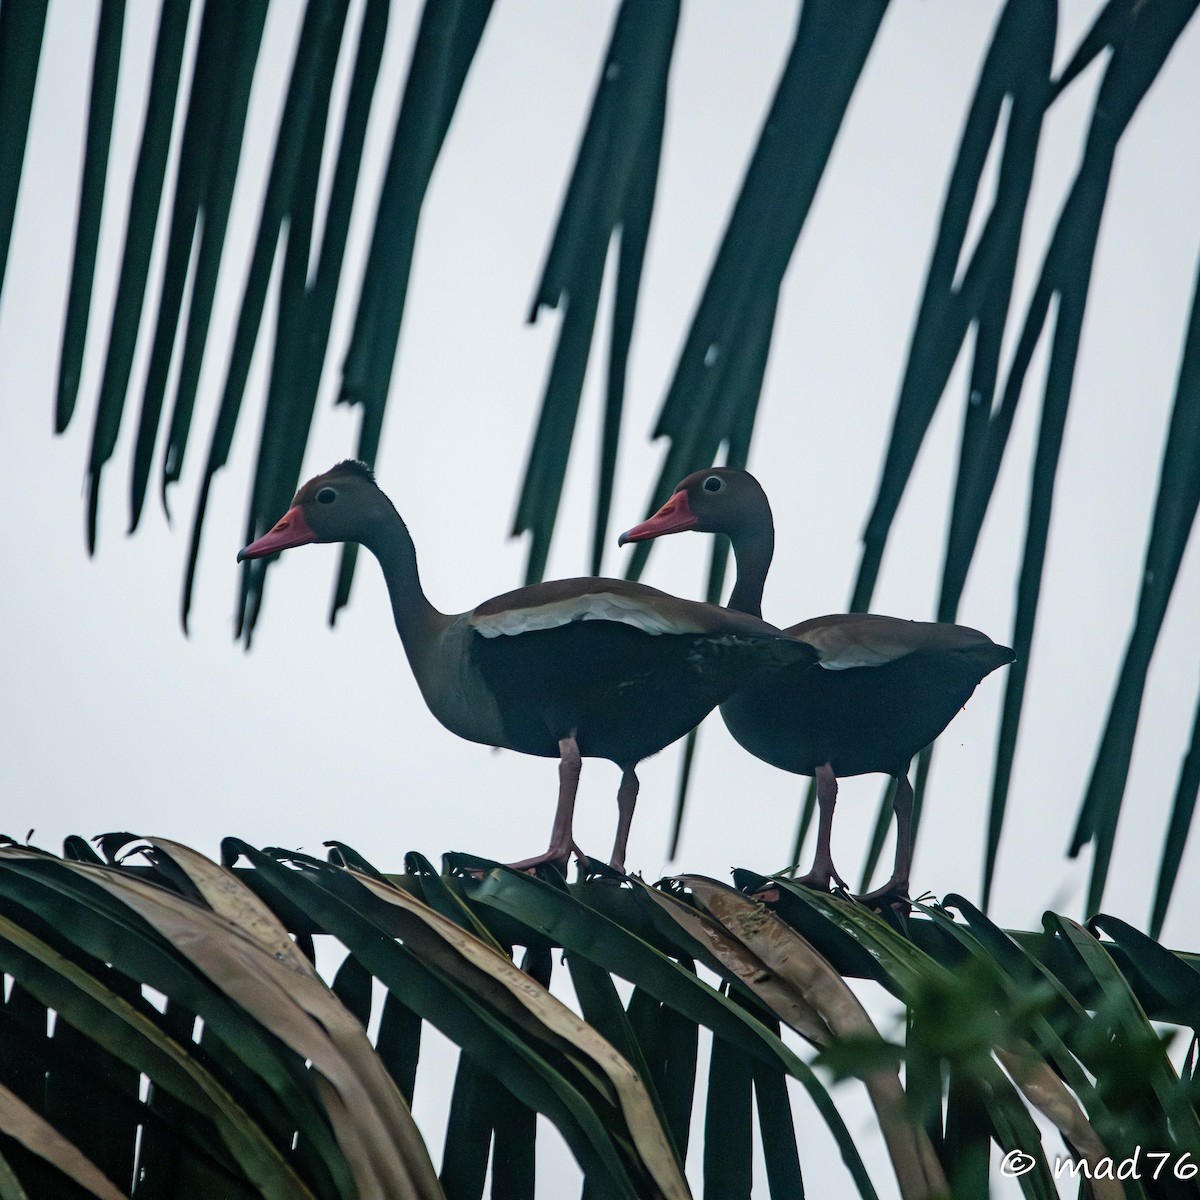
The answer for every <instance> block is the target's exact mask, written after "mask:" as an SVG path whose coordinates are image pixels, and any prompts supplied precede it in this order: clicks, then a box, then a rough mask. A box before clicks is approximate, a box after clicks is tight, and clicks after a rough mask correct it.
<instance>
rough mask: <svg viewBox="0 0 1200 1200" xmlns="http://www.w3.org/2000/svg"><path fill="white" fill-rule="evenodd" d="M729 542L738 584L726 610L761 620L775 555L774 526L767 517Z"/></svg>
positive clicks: (735, 585) (735, 584)
mask: <svg viewBox="0 0 1200 1200" xmlns="http://www.w3.org/2000/svg"><path fill="white" fill-rule="evenodd" d="M730 540H731V541H732V543H733V557H734V561H735V562H736V563H737V581H736V582H735V583H734V585H733V593H732V594H731V595H730V597H729V603H728V604H727V605H726V607H727V608H731V609H733V610H734V611H735V612H743V613H749V614H750V616H752V617H761V616H762V594H763V585H764V584H765V583H766V581H767V571H768V569H769V568H770V566H771V558H772V556H773V555H774V553H775V526H774V523H773V522H772V521H771V519H770V518H769V517H768V518H767V521H766V523H765V524H763V525H761V526H759V527H757V528H755V529H752V530H749V531H744V532H743V531H739V532H738V533H737V534H735V535H734V536H732V537H731V539H730Z"/></svg>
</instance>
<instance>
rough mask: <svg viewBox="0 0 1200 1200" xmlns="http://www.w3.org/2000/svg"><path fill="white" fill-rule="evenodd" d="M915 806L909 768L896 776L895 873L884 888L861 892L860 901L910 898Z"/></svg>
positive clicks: (874, 902)
mask: <svg viewBox="0 0 1200 1200" xmlns="http://www.w3.org/2000/svg"><path fill="white" fill-rule="evenodd" d="M912 810H913V790H912V784H911V783H909V782H908V772H907V771H905V772H902V773H901V774H899V775H897V776H896V795H895V798H894V799H893V800H892V811H893V812H894V813H895V814H896V861H895V865H894V866H893V868H892V877H891V879H889V880H888V881H887V883H885V884H884V885H883V887H881V888H876V889H875V890H874V891H873V892H868V893H867V894H866V895H865V896H858V897H856V899H858V900H859V901H860V902H861V903H863V904H867V905H870V906H872V907H875V908H878V907H880V906H881V905H883V904H890V903H892V902H893V901H896V900H907V899H908V874H909V871H910V869H911V867H912Z"/></svg>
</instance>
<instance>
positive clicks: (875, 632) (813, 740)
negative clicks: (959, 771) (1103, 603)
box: [621, 467, 1013, 900]
mask: <svg viewBox="0 0 1200 1200" xmlns="http://www.w3.org/2000/svg"><path fill="white" fill-rule="evenodd" d="M685 529H694V530H697V531H699V532H704V533H724V534H727V535H728V536H729V538H730V541H731V543H732V545H733V552H734V556H735V558H736V560H737V568H738V574H737V583H736V584H735V586H734V589H733V594H732V595H731V596H730V598H729V607H730V608H731V609H735V610H737V611H740V612H744V613H747V614H751V615H754V616H760V615H761V606H762V593H763V585H764V583H765V582H766V577H767V571H768V569H769V567H770V565H771V558H772V556H773V554H774V547H775V529H774V522H773V520H772V517H771V506H770V504H769V503H768V501H767V497H766V494H765V493H764V492H763V490H762V488H761V487H760V486H759V483H758V481H757V480H756V479H755V478H754V476H753V475H751V474H750V473H749V472H747V471H740V470H734V469H732V468H718V467H714V468H710V469H708V470H705V471H696V472H695V473H693V474H691V475H689V476H688V477H687V478H686V479H684V480H683V481H682V482H681V483H680V484H679V485H678V487H676V489H675V493H674V494H673V495H672V496H671V498H670V500H668V501H667V503H666V504H664V505H663V507H662V508H661V509H659V511H658V512H657V513H655V514H654V516H652V517H651V518H650V519H649V520H648V521H644V522H643V523H642V524H641V525H638V526H635V527H634V528H633V529H630V530H628V531H627V532H626V533H623V534H622V535H621V543H622V544H624V543H625V542H631V541H644V540H646V539H648V538H654V537H658V536H660V535H662V534H667V533H678V532H681V531H683V530H685ZM784 632H785V633H787V634H789V635H790V636H792V637H795V638H797V639H800V640H802V641H804V642H807V643H808V644H809V645H811V646H812V647H813V648H814V649H815V650H816V652H817V655H818V662H819V667H820V668H823V669H816V670H814V669H812V668H807V669H806V668H805V666H803V665H801V666H798V667H794V668H790V669H789V670H787V671H786V672H781V673H778V674H776V675H774V676H772V677H771V678H769V679H762V680H759V681H755V682H754V683H752V684H751V685H750V686H749V687H747V688H744V689H742V690H740V691H739V692H737V693H736V694H735V695H734V696H732V697H731V698H730V699H728V700H726V701H725V702H724V703H722V705H721V716H722V717H723V718H724V720H725V724H726V726H727V727H728V728H729V731H730V733H732V734H733V736H734V738H735V739H736V740H737V741H738V742H739V743H740V744H741V745H742V746H743V747H745V748H746V749H747V750H749V751H750V753H751V754H753V755H755V756H756V757H757V758H761V759H762V760H763V761H764V762H769V763H771V764H772V766H776V767H779V768H781V769H782V770H784V771H791V772H793V773H794V774H797V775H814V776H816V780H817V798H818V801H819V803H820V824H819V828H818V833H817V853H816V860H815V862H814V864H813V869H812V870H811V871H810V872H809V873H808V875H806V876H805V877H804V879H803V880H802V881H801V882H805V883H808V884H810V885H811V886H814V887H819V888H822V889H828V887H829V884H830V880H831V879H834V880H837V882H838V883H839V884H842V886H843V887H844V886H845V884H844V883H843V881H842V879H841V876H839V875H838V873H837V871H836V870H835V869H834V866H833V859H832V855H831V853H830V846H829V838H830V831H831V828H832V823H833V810H834V805H835V803H836V800H837V780H838V778H839V777H840V776H846V775H863V774H868V773H872V772H876V771H878V772H883V773H885V774H888V775H892V776H894V777H895V779H896V795H895V802H894V804H895V811H896V825H897V829H896V861H895V867H894V870H893V872H892V878H891V879H890V880H888V882H887V883H886V884H885V885H884V886H883V887H882V888H880V889H879V891H878V892H876V893H872V895H871V896H869V897H864V899H867V900H876V899H883V898H885V897H889V896H893V895H904V894H905V893H906V892H907V889H908V877H909V869H910V866H911V835H910V831H911V815H912V787H911V785H910V784H909V781H908V766H909V762H910V761H911V759H912V757H913V755H914V754H916V753H917V752H918V751H919V750H921V749H923V748H924V747H925V746H927V745H929V743H930V742H932V741H933V740H934V739H935V738H936V737H937V736H938V735H939V734H940V733H941V732H942V730H943V729H945V728H946V726H947V725H948V724H949V723H950V721H951V719H952V718H953V717H954V714H955V713H956V712H958V710H959V709H960V708H961V707H962V706H963V705H964V704H965V703H966V702H967V700H968V699H969V698H970V696H971V693H972V692H973V691H974V690H975V688H976V686H977V685H978V684H979V681H980V680H981V679H983V678H984V676H986V675H987V674H989V673H990V672H991V671H994V670H996V668H997V667H1000V666H1003V665H1005V664H1006V663H1010V662H1012V661H1013V652H1012V650H1010V649H1009V648H1008V647H1007V646H998V645H997V644H996V643H995V642H993V641H992V640H991V639H990V638H989V637H987V635H986V634H982V633H980V632H979V631H978V630H975V629H968V628H967V627H966V626H963V625H951V624H948V623H943V622H931V621H903V620H899V619H897V618H895V617H885V616H878V615H876V614H874V613H838V614H833V615H830V616H824V617H813V618H811V619H809V620H807V621H801V622H800V623H799V624H797V625H791V626H788V627H787V629H785V630H784Z"/></svg>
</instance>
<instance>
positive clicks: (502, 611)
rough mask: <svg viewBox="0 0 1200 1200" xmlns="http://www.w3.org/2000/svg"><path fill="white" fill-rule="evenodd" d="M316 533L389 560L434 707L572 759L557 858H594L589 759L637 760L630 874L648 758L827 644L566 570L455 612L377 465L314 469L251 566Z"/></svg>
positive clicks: (623, 803) (449, 724)
mask: <svg viewBox="0 0 1200 1200" xmlns="http://www.w3.org/2000/svg"><path fill="white" fill-rule="evenodd" d="M309 542H358V543H360V544H361V545H363V546H365V547H366V548H367V549H368V550H370V551H371V553H372V554H374V555H375V557H376V558H377V559H378V560H379V565H380V566H381V567H382V568H383V575H384V579H385V580H386V581H387V587H388V594H389V595H390V597H391V601H392V612H393V614H394V615H395V619H396V629H397V631H398V632H399V634H400V640H401V641H402V642H403V644H404V651H405V653H406V654H407V656H408V661H409V664H410V665H411V667H412V671H413V675H414V676H416V680H417V685H418V687H419V688H420V689H421V695H422V697H423V698H424V700H425V703H426V704H427V705H428V707H429V711H430V712H431V713H433V715H434V716H435V717H436V718H437V719H438V720H439V721H440V722H441V723H442V724H443V725H444V726H445V727H446V728H447V729H449V730H450V731H451V732H452V733H456V734H458V735H459V737H463V738H466V739H467V740H468V741H472V742H482V743H483V744H484V745H488V746H504V747H506V748H508V749H510V750H517V751H520V752H521V753H523V754H537V755H541V756H543V757H545V758H557V759H558V760H559V794H558V808H557V810H556V812H555V817H554V826H553V829H552V832H551V835H550V845H549V848H548V849H547V850H546V852H545V853H544V854H539V855H536V856H535V857H533V858H530V859H526V860H525V861H523V862H521V863H514V864H513V865H514V866H516V867H520V868H522V869H527V868H530V867H533V866H536V865H537V864H538V863H543V862H549V863H555V864H557V865H559V866H565V864H566V862H567V860H568V858H569V857H570V855H571V853H572V852H574V853H576V854H577V855H580V857H582V854H581V852H580V851H579V848H578V847H577V846H576V845H575V842H574V840H573V837H572V833H571V824H572V817H573V814H574V808H575V792H576V789H577V787H578V784H579V771H580V765H581V759H583V758H607V759H611V760H612V761H613V762H614V763H616V764H617V766H619V767H620V768H621V772H622V775H621V785H620V789H619V791H618V792H617V808H618V819H617V835H616V840H615V842H614V845H613V853H612V858H611V864H612V866H613V867H615V868H616V869H617V870H624V866H625V845H626V841H627V840H628V837H629V826H630V822H631V820H632V818H633V808H634V804H635V802H636V800H637V792H638V780H637V775H636V774H635V770H634V769H635V768H636V766H637V764H638V763H639V762H641V760H642V759H644V758H648V757H649V756H650V755H652V754H657V753H658V752H659V751H660V750H662V749H663V748H664V747H665V746H668V745H670V744H671V742H673V741H675V740H676V739H677V738H680V737H682V736H683V735H684V734H685V733H687V732H688V730H690V729H692V728H693V727H694V726H695V725H697V724H698V723H699V722H700V721H702V720H703V719H704V717H705V716H707V714H708V713H710V712H711V711H712V710H713V709H714V708H715V707H716V706H717V704H719V703H720V702H721V701H722V700H724V699H725V698H726V697H727V696H729V695H731V694H732V693H733V692H734V691H735V690H736V689H737V687H739V686H740V685H742V684H744V683H745V682H746V681H747V680H748V679H749V678H752V677H753V676H754V675H755V674H757V673H758V672H759V671H764V670H769V669H772V668H773V669H780V668H783V667H786V666H788V665H790V664H792V663H795V662H797V661H807V662H812V661H814V659H815V657H816V656H815V653H814V651H813V650H812V649H811V648H809V647H808V646H805V645H804V644H803V643H798V642H796V641H795V640H794V639H792V638H788V637H785V636H784V635H783V634H782V633H781V632H780V631H779V630H778V629H776V628H775V627H774V626H771V625H768V624H766V622H764V621H762V620H759V619H757V618H755V617H751V616H747V615H745V614H742V613H737V612H731V611H729V610H727V609H722V608H717V607H715V606H713V605H710V604H695V603H693V602H692V601H690V600H680V599H679V598H678V597H676V596H669V595H667V593H665V592H660V591H658V590H656V589H655V588H651V587H645V586H642V585H640V584H631V583H627V582H625V581H624V580H619V579H600V578H586V579H562V580H558V581H557V582H554V583H539V584H534V585H533V586H531V587H523V588H518V589H517V590H516V591H512V592H506V593H505V594H504V595H502V596H497V597H496V598H495V599H493V600H488V601H486V602H485V603H483V604H481V605H479V607H478V608H474V609H472V610H471V611H470V612H466V613H460V614H458V615H447V614H445V613H440V612H438V610H437V609H435V608H434V607H433V605H432V604H430V603H429V601H428V600H427V599H426V598H425V594H424V592H423V591H422V590H421V581H420V579H419V578H418V576H417V558H416V552H415V551H414V549H413V543H412V538H411V537H410V536H409V533H408V529H407V528H406V527H405V524H404V522H403V520H401V518H400V515H399V513H397V512H396V510H395V508H394V507H393V506H392V503H391V501H390V500H389V499H388V498H387V497H386V496H385V495H384V494H383V492H381V491H380V490H379V487H378V486H377V485H376V483H375V477H374V475H373V474H372V473H371V471H370V469H369V468H368V467H366V466H364V465H363V464H362V463H359V462H352V461H348V462H343V463H340V464H338V465H337V466H336V467H334V468H333V469H332V470H331V471H327V472H326V473H325V474H324V475H318V476H316V478H314V479H310V480H309V481H308V483H306V484H305V485H304V486H303V487H302V488H301V489H300V490H299V491H298V492H297V493H296V496H295V499H294V500H293V501H292V506H291V508H289V509H288V511H287V513H286V514H285V515H284V516H283V517H282V518H281V519H280V521H279V522H278V524H276V525H275V527H274V528H273V529H272V530H271V531H270V532H269V533H266V534H264V535H263V536H262V537H260V538H259V539H258V540H257V541H255V542H253V543H251V544H250V545H249V546H247V547H246V548H245V549H244V550H243V551H242V552H241V553H240V554H239V555H238V561H239V562H240V561H241V560H242V559H246V558H262V557H263V556H264V555H268V554H274V553H276V552H277V551H279V550H285V549H287V548H288V547H290V546H303V545H305V544H307V543H309Z"/></svg>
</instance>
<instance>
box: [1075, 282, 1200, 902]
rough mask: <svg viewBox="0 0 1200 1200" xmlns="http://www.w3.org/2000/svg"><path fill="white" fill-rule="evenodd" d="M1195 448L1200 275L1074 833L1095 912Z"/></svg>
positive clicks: (1194, 491) (1171, 574)
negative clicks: (1118, 654)
mask: <svg viewBox="0 0 1200 1200" xmlns="http://www.w3.org/2000/svg"><path fill="white" fill-rule="evenodd" d="M1197 446H1200V278H1197V283H1196V291H1195V292H1194V294H1193V297H1192V315H1191V320H1190V322H1189V325H1188V331H1187V338H1186V341H1185V343H1184V350H1183V362H1182V364H1181V365H1180V368H1179V382H1178V384H1177V386H1176V391H1175V406H1174V408H1173V410H1172V412H1171V423H1170V428H1169V429H1168V431H1167V444H1166V448H1165V449H1164V450H1163V461H1162V469H1161V473H1160V475H1159V481H1158V498H1157V500H1156V501H1155V506H1154V519H1153V523H1152V525H1151V528H1150V540H1149V544H1148V545H1147V547H1146V562H1145V565H1144V566H1143V568H1142V588H1141V596H1140V598H1139V600H1138V611H1137V618H1136V620H1135V622H1134V626H1133V631H1132V633H1131V634H1130V635H1129V645H1128V647H1127V649H1126V651H1125V661H1124V663H1122V665H1121V674H1120V676H1119V678H1118V680H1117V686H1116V690H1115V692H1114V693H1113V698H1112V702H1111V706H1110V708H1109V713H1108V721H1107V724H1106V725H1105V729H1104V736H1103V738H1102V739H1101V742H1100V749H1099V750H1098V751H1097V753H1096V762H1095V765H1094V766H1093V767H1092V777H1091V780H1090V781H1089V783H1088V790H1087V792H1086V793H1085V795H1084V798H1083V804H1082V806H1081V807H1080V810H1079V819H1078V823H1077V825H1076V829H1075V834H1074V836H1073V837H1072V839H1071V853H1072V854H1077V853H1078V852H1079V850H1080V849H1081V848H1082V847H1083V845H1084V844H1085V842H1087V841H1088V840H1093V841H1095V843H1096V856H1095V859H1094V861H1093V865H1092V881H1091V886H1090V887H1089V889H1088V899H1087V906H1088V911H1089V912H1095V911H1096V910H1097V909H1098V908H1099V907H1100V901H1101V899H1102V898H1103V896H1104V883H1105V880H1106V878H1107V876H1108V867H1109V862H1110V860H1111V858H1112V851H1113V844H1114V842H1115V841H1116V836H1117V818H1118V817H1119V815H1120V812H1121V801H1122V799H1123V798H1124V795H1125V785H1126V781H1127V780H1128V778H1129V764H1130V759H1131V758H1132V757H1133V739H1134V736H1135V734H1136V733H1137V725H1138V714H1139V713H1140V711H1141V707H1142V695H1143V693H1144V691H1145V688H1146V675H1147V673H1148V671H1149V669H1150V659H1151V656H1152V655H1153V653H1154V646H1155V644H1156V643H1157V641H1158V635H1159V633H1160V632H1161V630H1162V625H1163V620H1164V619H1165V617H1166V614H1167V604H1168V602H1169V601H1170V599H1171V593H1172V592H1173V591H1174V588H1175V581H1176V579H1177V578H1178V575H1179V565H1180V563H1181V562H1182V561H1183V552H1184V550H1185V548H1186V547H1187V543H1188V538H1189V536H1190V534H1191V532H1192V526H1193V525H1194V524H1195V521H1196V509H1197V506H1198V505H1200V455H1197V453H1196V447H1197ZM1193 795H1194V790H1193ZM1173 883H1174V875H1173V874H1171V875H1170V876H1169V877H1168V875H1167V874H1166V873H1163V874H1162V875H1161V878H1160V887H1162V888H1164V889H1165V890H1164V891H1162V892H1160V895H1159V896H1156V897H1155V908H1156V909H1157V908H1161V909H1162V911H1163V912H1164V913H1165V911H1166V906H1167V904H1168V903H1169V901H1170V895H1171V885H1172V884H1173Z"/></svg>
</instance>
